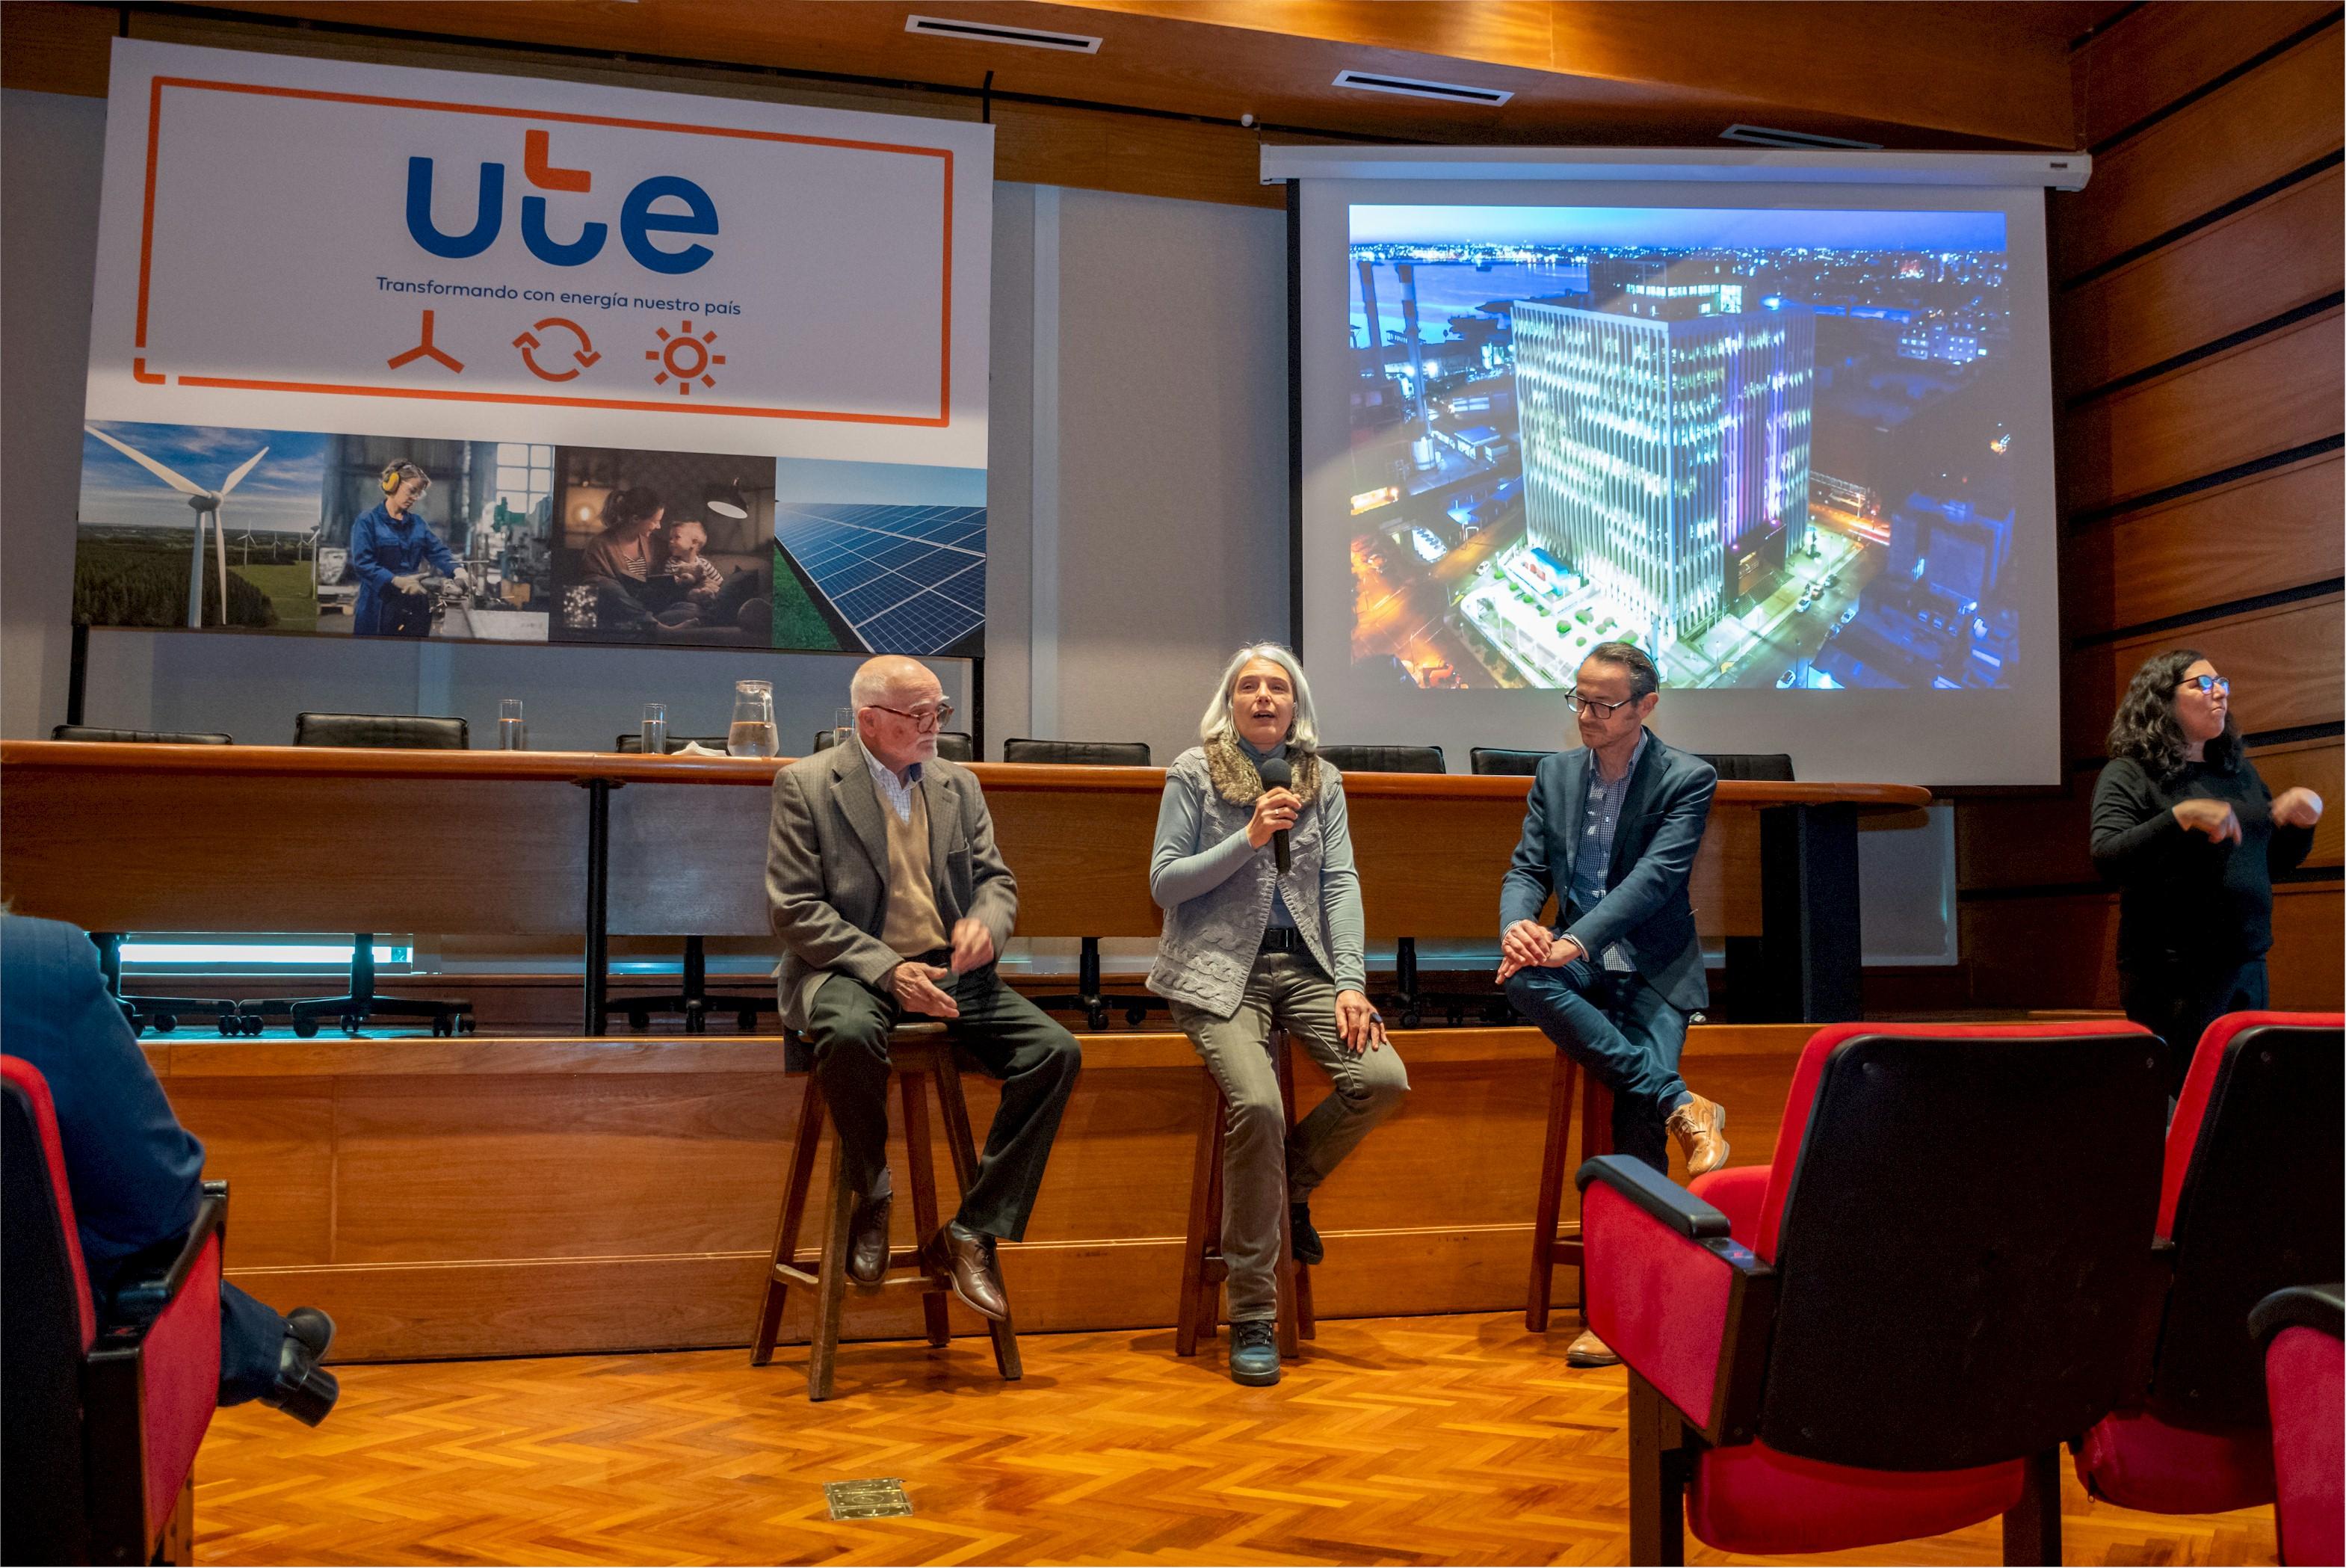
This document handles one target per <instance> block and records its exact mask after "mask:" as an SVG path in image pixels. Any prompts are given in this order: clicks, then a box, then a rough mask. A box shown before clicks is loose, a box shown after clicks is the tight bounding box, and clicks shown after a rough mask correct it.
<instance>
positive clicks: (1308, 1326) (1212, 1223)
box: [1173, 1029, 1318, 1361]
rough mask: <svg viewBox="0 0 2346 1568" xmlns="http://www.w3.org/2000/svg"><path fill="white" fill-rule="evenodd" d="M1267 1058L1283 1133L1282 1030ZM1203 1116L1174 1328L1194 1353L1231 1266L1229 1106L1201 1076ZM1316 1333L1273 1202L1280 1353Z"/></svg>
mask: <svg viewBox="0 0 2346 1568" xmlns="http://www.w3.org/2000/svg"><path fill="white" fill-rule="evenodd" d="M1270 1049H1271V1052H1272V1058H1273V1060H1274V1061H1276V1062H1277V1063H1278V1064H1279V1099H1280V1105H1283V1106H1284V1107H1285V1108H1286V1113H1287V1130H1288V1131H1289V1132H1290V1133H1292V1132H1293V1131H1294V1130H1295V1064H1294V1056H1293V1054H1292V1053H1291V1052H1290V1050H1289V1049H1288V1044H1287V1032H1286V1031H1285V1030H1283V1029H1282V1030H1279V1031H1276V1032H1274V1033H1272V1035H1271V1045H1270ZM1205 1076H1206V1096H1205V1104H1204V1120H1202V1121H1200V1122H1199V1124H1198V1154H1197V1163H1196V1164H1195V1166H1192V1168H1191V1170H1190V1173H1189V1233H1188V1237H1186V1238H1185V1239H1184V1241H1183V1243H1182V1247H1181V1308H1180V1315H1179V1317H1178V1319H1177V1323H1178V1327H1176V1329H1174V1333H1173V1349H1174V1353H1175V1354H1177V1355H1182V1356H1194V1355H1196V1354H1197V1353H1198V1341H1199V1339H1212V1338H1213V1337H1214V1336H1215V1334H1216V1333H1218V1332H1219V1330H1220V1328H1221V1321H1222V1282H1223V1281H1224V1280H1226V1279H1228V1278H1229V1277H1230V1266H1229V1263H1227V1262H1225V1261H1224V1260H1223V1257H1222V1146H1223V1142H1224V1138H1225V1135H1226V1134H1227V1132H1228V1127H1229V1108H1228V1107H1227V1106H1226V1105H1224V1104H1223V1101H1222V1090H1221V1085H1220V1084H1218V1083H1216V1082H1215V1080H1214V1075H1213V1074H1211V1073H1208V1074H1206V1075H1205ZM1317 1337H1318V1333H1317V1326H1316V1325H1315V1324H1314V1323H1313V1321H1312V1314H1311V1269H1310V1268H1306V1267H1305V1266H1303V1265H1302V1264H1300V1263H1298V1262H1296V1261H1295V1235H1294V1226H1293V1223H1292V1221H1291V1220H1290V1217H1289V1215H1288V1206H1287V1205H1286V1204H1284V1203H1282V1204H1280V1207H1279V1353H1280V1356H1281V1357H1282V1358H1284V1359H1288V1360H1290V1361H1291V1360H1293V1359H1295V1358H1296V1357H1298V1356H1300V1355H1301V1354H1302V1353H1303V1350H1302V1346H1301V1341H1302V1340H1305V1339H1315V1338H1317Z"/></svg>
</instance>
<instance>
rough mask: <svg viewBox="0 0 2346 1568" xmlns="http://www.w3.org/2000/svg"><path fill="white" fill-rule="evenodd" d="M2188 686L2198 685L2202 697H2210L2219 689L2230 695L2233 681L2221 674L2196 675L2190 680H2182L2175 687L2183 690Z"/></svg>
mask: <svg viewBox="0 0 2346 1568" xmlns="http://www.w3.org/2000/svg"><path fill="white" fill-rule="evenodd" d="M2187 686H2196V687H2198V688H2199V695H2200V696H2202V697H2210V696H2213V695H2214V694H2215V693H2217V692H2219V691H2220V692H2222V693H2223V694H2224V695H2225V696H2227V697H2229V696H2230V695H2231V694H2232V683H2231V682H2230V681H2229V680H2226V679H2225V678H2224V677H2222V676H2220V675H2195V676H2193V677H2190V678H2189V679H2188V680H2186V681H2184V682H2182V683H2181V685H2178V687H2176V688H2175V689H2176V690H2178V691H2181V690H2182V689H2183V687H2187Z"/></svg>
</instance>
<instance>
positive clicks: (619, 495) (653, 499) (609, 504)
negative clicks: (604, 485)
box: [603, 485, 665, 531]
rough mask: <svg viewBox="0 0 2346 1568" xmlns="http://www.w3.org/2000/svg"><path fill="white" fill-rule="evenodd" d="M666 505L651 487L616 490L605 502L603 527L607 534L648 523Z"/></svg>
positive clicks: (643, 486)
mask: <svg viewBox="0 0 2346 1568" xmlns="http://www.w3.org/2000/svg"><path fill="white" fill-rule="evenodd" d="M664 504H665V503H663V502H662V501H661V500H660V498H659V492H658V491H657V490H654V489H652V488H651V487H650V486H649V485H642V486H638V487H637V488H636V489H633V490H614V491H612V492H611V494H609V495H608V496H607V497H605V498H604V501H603V527H604V529H605V530H606V531H610V530H613V529H619V528H633V527H635V526H637V524H642V523H646V522H648V521H649V520H650V519H651V518H652V517H653V515H654V514H657V513H658V512H659V511H660V510H661V508H662V506H663V505H664Z"/></svg>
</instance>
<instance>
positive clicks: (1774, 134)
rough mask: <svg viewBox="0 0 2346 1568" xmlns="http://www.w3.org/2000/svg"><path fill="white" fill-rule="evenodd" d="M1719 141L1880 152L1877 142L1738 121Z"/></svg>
mask: <svg viewBox="0 0 2346 1568" xmlns="http://www.w3.org/2000/svg"><path fill="white" fill-rule="evenodd" d="M1719 140H1721V141H1742V142H1749V143H1750V144H1751V145H1752V146H1754V147H1810V148H1816V147H1845V148H1854V149H1855V150H1857V151H1859V152H1880V151H1881V150H1882V144H1881V143H1880V142H1878V141H1851V140H1850V139H1849V138H1848V137H1840V136H1819V135H1817V134H1816V133H1815V132H1814V131H1795V130H1778V129H1777V128H1776V127H1774V126H1749V125H1745V124H1744V123H1743V122H1742V121H1740V120H1738V121H1737V122H1736V123H1735V124H1733V125H1731V126H1729V127H1727V128H1726V129H1725V130H1723V131H1721V132H1719Z"/></svg>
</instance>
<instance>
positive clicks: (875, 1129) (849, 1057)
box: [807, 957, 1083, 1241]
mask: <svg viewBox="0 0 2346 1568" xmlns="http://www.w3.org/2000/svg"><path fill="white" fill-rule="evenodd" d="M934 962H943V959H942V958H941V957H940V958H938V959H937V960H935V961H934ZM938 984H939V985H940V986H942V987H943V989H945V990H946V991H948V992H950V993H952V994H953V999H954V1005H956V1006H958V1007H959V1008H960V1009H961V1017H960V1018H958V1019H956V1020H954V1021H951V1022H950V1023H949V1024H948V1029H949V1031H950V1033H951V1037H952V1039H953V1041H954V1044H957V1045H958V1046H960V1047H961V1048H962V1049H963V1050H964V1051H966V1052H968V1053H969V1054H970V1055H971V1056H972V1057H973V1058H974V1059H975V1060H976V1062H977V1064H978V1065H979V1066H981V1067H983V1068H984V1070H985V1071H986V1073H987V1074H989V1075H990V1076H992V1077H994V1078H998V1079H1000V1080H1001V1081H1002V1104H1001V1105H1000V1106H999V1107H998V1108H997V1109H996V1110H995V1111H994V1125H993V1126H992V1127H991V1128H989V1129H988V1130H987V1132H986V1135H985V1149H984V1153H983V1154H982V1155H981V1156H979V1158H978V1162H977V1179H976V1180H975V1181H974V1182H973V1183H971V1184H970V1188H969V1190H968V1191H967V1192H965V1193H964V1194H963V1195H962V1200H961V1212H960V1213H958V1214H957V1215H955V1216H954V1218H956V1219H958V1220H959V1221H960V1222H961V1224H962V1226H963V1227H964V1228H965V1229H968V1230H974V1231H978V1232H980V1233H982V1234H984V1235H987V1236H998V1237H1002V1238H1003V1239H1004V1240H1005V1241H1016V1240H1017V1239H1018V1238H1019V1237H1023V1236H1025V1234H1026V1217H1027V1216H1028V1215H1029V1214H1030V1213H1032V1212H1033V1211H1034V1207H1035V1192H1036V1191H1037V1190H1038V1189H1039V1188H1040V1187H1041V1186H1042V1185H1043V1167H1044V1166H1045V1164H1047V1163H1048V1162H1049V1160H1050V1157H1051V1142H1052V1140H1053V1139H1054V1138H1056V1137H1057V1136H1058V1133H1059V1116H1060V1114H1061V1113H1062V1112H1064V1111H1065V1110H1066V1106H1067V1096H1068V1095H1070V1094H1071V1093H1073V1092H1074V1090H1075V1086H1076V1070H1077V1069H1078V1068H1079V1067H1080V1066H1081V1065H1082V1063H1083V1050H1082V1048H1081V1047H1080V1046H1078V1045H1077V1044H1076V1038H1075V1036H1074V1035H1072V1034H1070V1033H1067V1032H1066V1030H1065V1029H1063V1028H1061V1027H1060V1026H1059V1025H1058V1024H1056V1023H1053V1022H1052V1021H1051V1020H1050V1018H1049V1017H1047V1016H1046V1015H1045V1013H1043V1011H1042V1010H1041V1009H1040V1008H1038V1007H1036V1006H1035V1004H1034V1003H1031V1002H1029V1001H1027V1000H1026V999H1025V997H1023V996H1021V995H1019V994H1018V993H1016V992H1015V991H1013V990H1011V989H1010V988H1009V987H1008V986H1006V985H1005V984H1003V983H1002V981H1001V978H1000V977H999V976H998V975H996V974H995V973H994V966H993V965H991V964H988V965H987V966H986V967H985V968H984V969H979V970H973V971H971V972H969V973H967V974H962V975H948V976H946V977H945V978H944V979H943V980H941V981H939V982H938ZM921 1021H922V1020H921V1018H920V1016H919V1015H917V1014H907V1013H905V1012H904V1011H903V1009H902V1008H900V1007H898V1006H897V1005H896V1002H895V999H894V998H893V997H891V996H882V995H881V994H880V993H878V992H876V991H873V990H872V989H871V988H870V987H869V986H866V985H863V984H862V983H859V982H857V981H854V980H851V979H849V978H848V977H847V976H846V975H843V974H834V975H832V976H831V978H830V979H829V980H826V981H824V982H823V983H822V984H821V987H820V988H818V989H817V990H816V992H815V993H814V1003H813V1005H812V1006H811V1008H809V1009H808V1017H807V1039H808V1043H809V1044H811V1045H812V1046H813V1048H814V1075H815V1081H816V1082H817V1083H818V1084H821V1086H822V1097H823V1102H824V1104H826V1105H829V1106H830V1107H831V1118H832V1120H833V1121H834V1122H836V1123H837V1124H838V1126H839V1138H840V1144H841V1147H842V1148H843V1149H844V1150H845V1151H846V1156H847V1179H848V1184H849V1185H850V1186H852V1187H853V1188H854V1189H855V1191H857V1192H858V1193H861V1194H864V1195H866V1196H869V1195H872V1194H874V1193H880V1192H885V1191H887V1190H888V1188H887V1187H886V1186H882V1183H883V1182H884V1181H885V1180H886V1179H887V1174H888V1031H889V1030H890V1029H892V1028H893V1027H894V1026H895V1025H896V1024H898V1023H919V1022H921Z"/></svg>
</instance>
